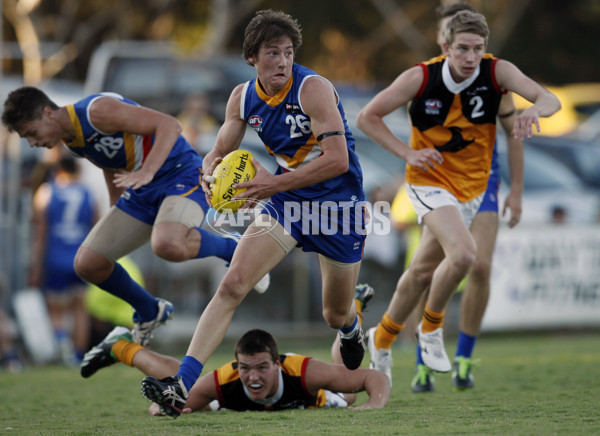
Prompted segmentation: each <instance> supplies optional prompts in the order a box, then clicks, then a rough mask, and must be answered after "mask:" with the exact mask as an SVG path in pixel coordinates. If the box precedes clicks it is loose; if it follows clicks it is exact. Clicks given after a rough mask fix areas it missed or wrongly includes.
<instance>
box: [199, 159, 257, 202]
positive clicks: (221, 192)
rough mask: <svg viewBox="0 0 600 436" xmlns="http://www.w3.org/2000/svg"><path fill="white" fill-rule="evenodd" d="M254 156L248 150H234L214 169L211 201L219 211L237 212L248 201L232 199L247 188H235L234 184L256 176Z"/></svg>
mask: <svg viewBox="0 0 600 436" xmlns="http://www.w3.org/2000/svg"><path fill="white" fill-rule="evenodd" d="M253 157H254V156H252V153H250V152H249V151H248V150H235V151H232V152H231V153H229V154H228V155H227V156H225V157H224V158H223V160H222V161H221V162H219V164H218V165H217V167H216V168H215V170H214V171H213V173H212V176H213V178H214V182H212V183H211V184H210V193H211V195H210V201H211V203H212V205H213V208H214V209H215V210H216V211H217V212H221V213H223V212H229V211H231V212H235V211H237V210H238V209H239V208H240V207H241V206H242V205H243V204H244V203H245V202H246V199H240V200H235V201H231V199H232V198H233V197H235V196H236V195H237V194H241V193H242V192H245V191H246V188H240V189H234V188H233V187H232V186H233V185H235V184H236V183H242V182H247V181H249V180H252V179H253V178H254V176H255V175H256V168H254V165H252V158H253Z"/></svg>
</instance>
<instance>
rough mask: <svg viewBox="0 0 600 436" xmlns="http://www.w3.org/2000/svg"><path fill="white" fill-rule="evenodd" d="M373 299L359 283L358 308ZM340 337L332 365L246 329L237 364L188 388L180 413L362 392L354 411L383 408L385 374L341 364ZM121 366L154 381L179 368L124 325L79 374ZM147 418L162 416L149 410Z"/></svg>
mask: <svg viewBox="0 0 600 436" xmlns="http://www.w3.org/2000/svg"><path fill="white" fill-rule="evenodd" d="M372 295H373V288H371V287H370V286H368V285H360V286H358V287H357V289H356V297H357V300H358V301H359V302H360V304H358V302H357V307H359V310H360V309H362V308H364V305H365V303H366V301H367V300H369V299H370V298H371V297H372ZM339 340H340V339H339V336H337V337H336V340H335V342H334V344H333V347H332V359H333V361H334V362H339V363H335V364H331V363H326V362H323V361H321V360H318V359H314V358H311V357H307V356H302V355H299V354H279V351H278V347H277V342H276V341H275V338H273V336H272V335H271V334H270V333H267V332H266V331H264V330H259V329H254V330H250V331H249V332H247V333H246V334H244V336H242V338H241V339H240V340H239V341H238V342H237V344H236V346H235V357H236V360H234V361H231V362H229V363H227V364H226V365H223V366H222V367H220V368H219V369H216V370H215V371H213V372H212V373H208V374H205V375H204V376H202V377H200V378H199V379H198V381H196V384H195V385H194V386H193V387H192V389H191V390H190V393H189V396H188V398H187V401H186V403H185V407H184V409H183V412H184V413H190V412H193V411H196V410H218V409H230V410H238V411H243V410H283V409H304V408H316V407H346V406H348V405H349V404H353V403H354V402H355V401H356V393H357V392H362V391H366V392H367V394H368V395H369V401H368V402H367V403H365V404H362V405H360V406H356V407H353V409H370V408H381V407H383V406H385V404H386V403H387V401H388V398H389V394H390V384H389V380H388V378H387V376H386V375H385V374H383V373H382V372H380V371H375V370H371V369H357V370H353V371H352V370H349V369H347V368H346V367H345V366H344V365H343V364H341V361H342V360H341V356H340V355H339ZM116 362H123V363H125V364H127V365H129V366H133V367H136V368H138V369H139V370H141V371H142V372H143V373H145V374H146V375H152V376H154V377H157V378H161V377H166V375H167V374H169V373H172V371H173V370H174V369H175V370H176V369H177V368H178V367H179V361H178V360H177V359H175V358H173V357H170V356H166V355H163V354H159V353H156V352H154V351H151V350H148V349H147V348H144V347H142V346H141V345H139V344H136V343H134V342H132V341H131V332H130V331H129V329H127V328H126V327H116V328H115V329H114V330H113V331H112V332H111V333H109V334H108V336H107V337H106V338H105V339H104V340H103V341H102V342H101V343H100V344H98V345H97V346H95V347H94V348H92V349H91V350H90V351H89V352H88V353H87V354H86V356H85V358H84V362H83V364H82V366H81V375H82V376H83V377H86V378H87V377H90V376H91V375H93V374H94V373H95V372H96V371H98V370H99V369H101V368H103V367H105V366H109V365H112V364H114V363H116ZM149 413H150V414H151V415H160V411H159V407H158V405H157V404H155V403H153V404H152V405H151V406H150V409H149Z"/></svg>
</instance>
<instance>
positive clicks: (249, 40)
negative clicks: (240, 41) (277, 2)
mask: <svg viewBox="0 0 600 436" xmlns="http://www.w3.org/2000/svg"><path fill="white" fill-rule="evenodd" d="M282 36H287V37H289V38H290V40H291V41H292V46H293V48H294V53H296V50H298V47H300V46H301V45H302V32H301V28H300V24H298V21H296V20H295V19H294V18H292V17H291V16H290V15H288V14H286V13H284V12H281V11H273V10H272V9H265V10H262V11H258V12H256V14H255V15H254V18H252V20H251V21H250V23H248V26H246V31H245V33H244V49H243V55H244V59H246V62H248V58H249V57H251V56H256V55H257V54H258V51H259V50H260V47H261V46H262V45H263V44H267V43H269V42H271V41H275V40H277V39H279V38H281V37H282ZM248 64H249V65H252V64H251V63H250V62H248Z"/></svg>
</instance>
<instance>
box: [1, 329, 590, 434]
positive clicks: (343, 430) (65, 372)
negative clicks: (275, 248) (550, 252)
mask: <svg viewBox="0 0 600 436" xmlns="http://www.w3.org/2000/svg"><path fill="white" fill-rule="evenodd" d="M454 345H455V343H454V342H453V341H452V340H448V341H447V344H446V346H447V350H448V351H449V352H450V351H453V350H454ZM599 345H600V338H599V337H598V334H597V332H594V334H588V335H581V334H562V335H561V334H543V335H542V334H539V335H532V334H514V335H502V336H500V335H487V336H483V337H482V338H481V339H480V340H479V343H478V345H477V349H476V356H474V357H476V358H481V360H482V366H481V367H479V368H475V371H474V374H475V383H476V387H475V389H474V390H473V391H470V392H454V391H452V388H451V386H450V374H436V376H435V383H436V391H435V392H434V393H428V394H413V393H412V392H411V390H410V381H411V379H412V375H413V362H414V357H413V350H412V347H406V348H401V347H400V346H398V347H396V348H395V349H394V360H395V366H394V368H393V377H394V385H393V387H392V393H391V397H390V401H389V403H388V405H387V407H386V408H384V409H380V410H367V411H351V410H345V409H327V410H326V409H321V410H290V411H285V412H277V413H268V412H243V413H240V412H213V413H195V414H193V415H186V416H182V417H180V418H178V419H176V420H172V419H168V418H162V417H161V418H150V417H149V416H147V414H146V411H147V407H148V404H149V403H148V402H147V401H146V400H145V399H144V398H143V397H142V396H141V393H140V382H141V379H142V375H141V373H139V372H138V371H137V370H135V369H132V368H129V367H126V366H124V365H122V364H118V365H115V366H113V367H111V368H107V369H104V370H102V371H100V372H99V373H98V374H96V375H94V376H93V377H92V378H90V379H83V378H81V377H80V376H79V373H78V371H77V370H75V369H68V368H61V367H44V368H32V367H29V368H27V369H26V370H24V371H23V372H22V373H20V374H9V373H0V435H2V434H14V435H30V434H36V435H58V434H60V435H70V434H76V435H95V434H102V435H149V434H152V435H162V434H186V435H187V434H227V435H234V434H244V435H259V434H260V435H264V434H273V435H281V434H285V435H288V434H297V435H303V434H312V435H369V436H371V435H412V434H430V435H432V434H439V435H450V434H461V435H464V434H473V435H553V434H555V435H568V434H574V435H580V434H600V418H599V417H598V416H599V415H600V413H599V412H598V411H599V410H600V409H599V408H598V401H599V400H600V346H599ZM232 348H233V347H232V345H231V344H224V345H223V346H222V347H221V348H220V349H219V352H218V353H217V354H215V356H213V358H212V359H211V361H210V362H209V364H208V365H207V366H208V369H209V370H210V369H214V368H215V367H216V366H218V365H220V364H222V363H224V362H225V361H227V360H229V359H230V358H231V355H232V352H231V350H232ZM280 348H281V351H283V352H285V351H293V352H297V353H302V354H309V355H313V356H315V357H319V358H321V359H326V360H328V359H329V344H326V343H318V344H309V343H307V342H301V343H292V342H289V341H288V342H283V341H280ZM409 348H410V349H409ZM367 361H368V357H366V358H365V363H364V365H365V366H366V364H367ZM365 398H366V396H365V394H360V396H359V400H358V401H359V402H364V401H365Z"/></svg>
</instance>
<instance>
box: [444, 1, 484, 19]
mask: <svg viewBox="0 0 600 436" xmlns="http://www.w3.org/2000/svg"><path fill="white" fill-rule="evenodd" d="M460 11H471V12H477V11H476V10H475V9H474V8H473V6H471V5H470V4H468V3H454V4H452V5H447V6H444V5H441V6H438V7H437V8H436V9H435V13H436V14H437V16H438V20H442V19H444V18H448V17H452V16H453V15H454V14H456V13H457V12H460Z"/></svg>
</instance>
